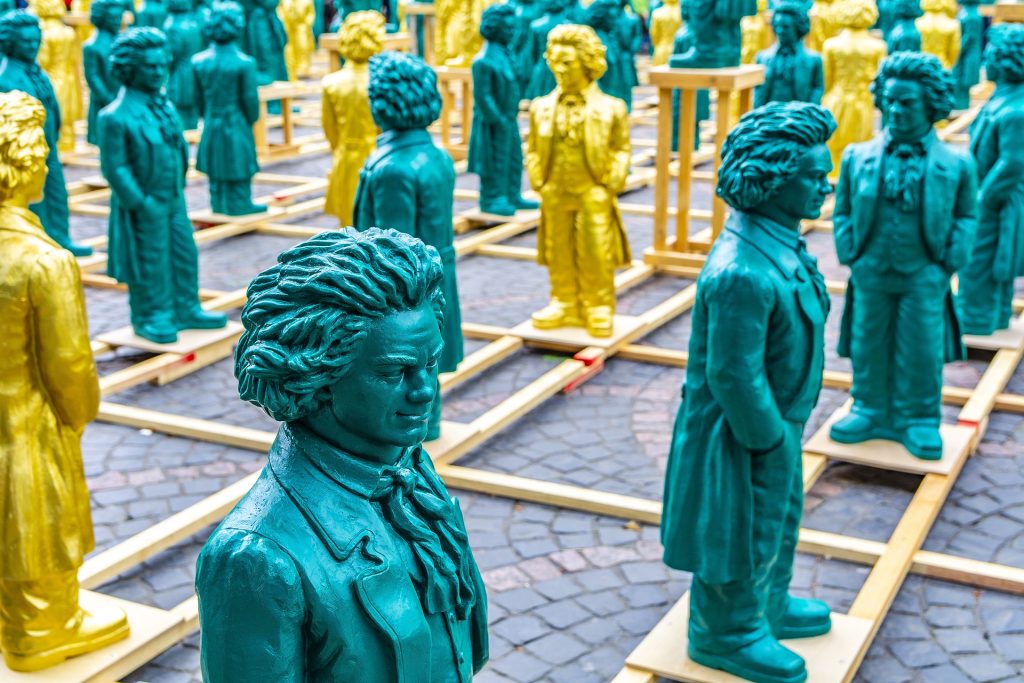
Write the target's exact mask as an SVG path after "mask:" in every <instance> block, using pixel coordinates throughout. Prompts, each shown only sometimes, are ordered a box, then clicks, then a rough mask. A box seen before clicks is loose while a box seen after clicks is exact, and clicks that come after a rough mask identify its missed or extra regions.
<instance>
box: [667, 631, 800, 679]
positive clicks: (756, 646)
mask: <svg viewBox="0 0 1024 683" xmlns="http://www.w3.org/2000/svg"><path fill="white" fill-rule="evenodd" d="M687 652H688V654H689V655H690V659H692V660H693V661H695V662H697V663H698V664H703V665H704V666H708V667H711V668H712V669H718V670H719V671H725V672H727V673H731V674H732V675H734V676H739V677H740V678H745V679H747V680H748V681H753V682H754V683H803V681H806V680H807V667H806V666H805V665H804V660H803V658H802V657H800V655H798V654H797V653H795V652H793V651H792V650H790V649H789V648H787V647H785V646H784V645H782V644H781V643H780V642H779V641H778V640H776V639H775V637H774V636H772V635H765V636H762V637H761V638H758V639H757V640H755V641H754V642H752V643H750V644H748V645H744V646H743V647H741V648H740V649H738V650H735V651H733V652H729V653H728V654H716V653H711V652H707V651H706V650H701V649H699V648H697V647H695V646H694V645H693V643H690V644H689V647H688V648H687Z"/></svg>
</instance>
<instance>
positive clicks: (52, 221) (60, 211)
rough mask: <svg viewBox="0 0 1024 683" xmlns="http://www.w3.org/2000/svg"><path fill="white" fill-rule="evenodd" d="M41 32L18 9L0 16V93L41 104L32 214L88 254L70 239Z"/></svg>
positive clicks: (56, 112) (59, 239) (61, 240)
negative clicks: (37, 192)
mask: <svg viewBox="0 0 1024 683" xmlns="http://www.w3.org/2000/svg"><path fill="white" fill-rule="evenodd" d="M41 40H42V31H41V30H40V29H39V20H38V19H36V18H35V17H34V16H32V15H31V14H28V13H27V12H24V11H22V10H11V11H9V12H5V13H4V14H2V15H0V57H4V60H3V61H2V62H0V92H10V91H12V90H20V91H22V92H24V93H27V94H29V95H31V96H32V97H34V98H36V99H37V100H39V101H40V102H42V103H43V107H45V108H46V123H45V125H44V127H43V130H44V133H45V134H46V144H47V145H49V146H50V152H49V156H47V157H46V169H47V170H46V186H45V187H44V188H43V199H42V201H40V202H37V203H35V204H33V205H31V206H30V207H29V208H30V209H31V210H32V213H34V214H35V215H37V216H39V222H40V223H42V224H43V229H44V230H46V234H47V235H49V236H50V237H52V238H53V241H54V242H56V243H57V244H59V245H60V246H62V247H64V248H65V249H67V250H68V251H70V252H71V253H72V254H74V255H75V256H88V255H89V254H91V253H92V248H91V247H87V246H84V245H81V244H75V243H73V242H72V241H71V233H70V228H69V226H68V218H69V212H68V191H67V188H66V187H65V186H64V166H63V165H62V164H61V163H60V155H59V154H58V153H57V139H58V138H59V137H60V123H61V118H60V104H58V102H57V96H56V95H55V94H54V92H53V85H51V83H50V79H49V77H48V76H47V75H46V72H45V71H43V70H42V68H40V66H39V64H38V63H37V62H36V55H38V54H39V45H40V41H41Z"/></svg>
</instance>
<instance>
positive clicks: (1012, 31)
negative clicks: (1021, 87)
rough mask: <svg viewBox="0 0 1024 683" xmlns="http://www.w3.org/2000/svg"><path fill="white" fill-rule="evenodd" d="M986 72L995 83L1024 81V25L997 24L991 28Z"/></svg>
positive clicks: (986, 51)
mask: <svg viewBox="0 0 1024 683" xmlns="http://www.w3.org/2000/svg"><path fill="white" fill-rule="evenodd" d="M985 74H986V75H987V76H988V77H989V79H990V80H992V81H993V82H995V83H1022V82H1024V25H1022V24H997V25H995V26H993V27H992V28H990V29H989V31H988V46H987V47H986V48H985Z"/></svg>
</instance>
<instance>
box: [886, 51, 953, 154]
mask: <svg viewBox="0 0 1024 683" xmlns="http://www.w3.org/2000/svg"><path fill="white" fill-rule="evenodd" d="M871 92H872V93H874V96H875V106H876V107H878V109H880V110H881V111H882V113H883V117H882V120H883V121H885V124H886V130H887V131H889V135H891V136H892V137H893V138H894V139H897V140H919V139H920V138H921V137H923V136H924V135H925V134H926V133H927V132H928V131H930V130H931V129H932V125H933V124H935V123H938V122H939V121H941V120H942V119H944V118H946V117H947V116H949V112H950V111H952V109H953V102H954V100H953V80H952V78H950V75H949V72H947V71H946V70H945V69H943V68H942V62H940V61H939V60H938V58H937V57H935V56H934V55H930V54H928V53H926V52H894V53H892V54H891V55H889V56H888V57H886V58H885V60H884V61H883V62H882V66H881V67H880V68H879V70H878V75H877V76H875V80H874V82H873V83H872V84H871Z"/></svg>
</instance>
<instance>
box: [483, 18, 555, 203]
mask: <svg viewBox="0 0 1024 683" xmlns="http://www.w3.org/2000/svg"><path fill="white" fill-rule="evenodd" d="M515 21H516V13H515V8H514V7H513V6H512V5H508V4H503V5H492V6H490V7H488V8H487V9H485V10H484V13H483V18H482V19H481V20H480V35H481V36H483V38H484V40H485V41H487V42H486V44H485V45H484V48H483V50H481V51H480V54H479V55H477V57H476V59H475V60H473V129H472V133H471V135H470V136H469V172H470V173H477V174H479V175H480V210H481V211H483V212H485V213H493V214H496V215H499V216H512V215H514V214H515V212H516V209H536V208H537V206H538V204H537V202H534V201H530V200H528V199H523V195H522V183H523V140H522V137H520V135H519V123H518V119H519V99H520V95H519V83H518V81H517V80H516V72H515V62H514V56H513V54H512V51H511V50H510V49H509V45H510V44H511V42H512V39H513V38H514V37H515V30H516V24H515Z"/></svg>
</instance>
